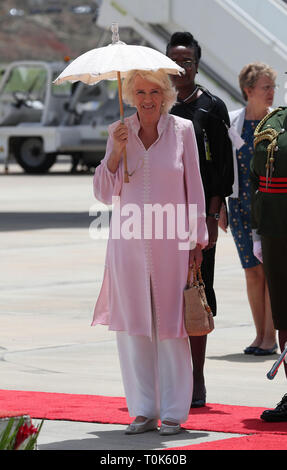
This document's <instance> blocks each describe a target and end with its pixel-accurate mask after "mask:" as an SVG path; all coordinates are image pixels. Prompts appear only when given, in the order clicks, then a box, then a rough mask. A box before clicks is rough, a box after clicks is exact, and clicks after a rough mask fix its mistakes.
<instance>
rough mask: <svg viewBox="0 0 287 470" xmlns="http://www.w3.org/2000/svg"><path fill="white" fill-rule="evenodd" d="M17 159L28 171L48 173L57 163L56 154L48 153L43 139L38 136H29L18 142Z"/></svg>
mask: <svg viewBox="0 0 287 470" xmlns="http://www.w3.org/2000/svg"><path fill="white" fill-rule="evenodd" d="M14 156H15V159H16V161H17V162H18V163H19V165H20V166H21V167H22V168H23V169H24V170H25V171H26V173H46V172H47V171H48V170H49V169H50V168H51V166H52V165H53V164H54V163H55V161H56V158H57V156H56V155H55V154H46V153H45V152H44V149H43V141H42V139H40V138H38V137H29V138H27V139H22V140H21V141H20V142H18V145H17V148H16V149H15V155H14Z"/></svg>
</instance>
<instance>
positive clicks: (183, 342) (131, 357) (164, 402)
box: [117, 328, 193, 424]
mask: <svg viewBox="0 0 287 470" xmlns="http://www.w3.org/2000/svg"><path fill="white" fill-rule="evenodd" d="M117 344H118V351H119V359H120V365H121V371H122V378H123V384H124V390H125V395H126V400H127V406H128V410H129V414H130V416H146V417H147V418H158V419H160V420H161V421H164V420H168V421H171V422H174V423H177V424H180V423H184V422H185V421H186V420H187V417H188V414H189V409H190V405H191V400H192V389H193V376H192V365H191V354H190V347H189V341H188V338H173V339H165V340H163V341H159V339H158V337H157V334H156V331H155V328H154V330H153V337H152V340H151V339H150V338H149V337H147V336H130V335H128V334H127V333H126V332H123V331H121V332H117Z"/></svg>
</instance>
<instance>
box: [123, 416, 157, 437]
mask: <svg viewBox="0 0 287 470" xmlns="http://www.w3.org/2000/svg"><path fill="white" fill-rule="evenodd" d="M157 422H158V420H157V419H149V418H147V419H146V420H145V421H143V422H142V423H135V422H133V423H131V424H130V425H129V426H128V427H127V429H126V430H125V434H140V433H142V432H147V431H155V430H156V429H157Z"/></svg>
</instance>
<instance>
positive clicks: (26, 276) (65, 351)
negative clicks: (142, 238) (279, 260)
mask: <svg viewBox="0 0 287 470" xmlns="http://www.w3.org/2000/svg"><path fill="white" fill-rule="evenodd" d="M68 171H69V165H67V164H66V163H59V164H58V165H55V167H54V168H53V170H52V171H51V173H49V174H47V175H41V176H40V175H38V176H31V175H26V174H23V173H22V172H21V170H20V169H19V167H17V166H16V165H11V166H10V173H9V174H8V175H5V174H4V173H3V167H1V166H0V259H1V269H0V321H1V329H0V358H1V362H0V364H1V365H0V377H1V379H0V388H1V389H14V390H33V391H46V392H63V393H79V394H96V395H108V396H124V392H123V387H122V382H121V374H120V370H119V362H118V357H117V351H116V344H115V336H114V333H112V332H109V331H108V330H107V328H106V327H103V326H97V327H91V326H90V323H91V319H92V311H93V306H94V303H95V300H96V298H97V295H98V292H99V288H100V285H101V280H102V274H103V268H104V259H105V248H106V240H95V239H93V238H92V237H91V233H90V231H89V227H90V224H91V222H92V221H93V220H94V218H95V212H96V209H97V207H96V206H95V200H94V198H93V193H92V175H86V174H76V175H71V174H69V173H68ZM89 211H91V213H92V214H94V215H91V216H90V215H89ZM215 279H216V280H215V286H216V292H217V298H218V316H217V317H216V322H215V325H216V328H215V331H214V332H213V333H212V334H211V335H210V337H209V339H208V348H207V357H206V366H205V376H206V385H207V401H208V402H210V403H222V404H231V405H246V406H263V407H266V408H268V407H273V406H274V405H275V404H276V403H277V402H278V401H279V400H280V399H281V397H282V395H283V394H284V393H285V392H286V380H285V377H284V373H283V367H282V368H281V369H280V370H279V373H278V375H277V377H276V378H275V379H274V380H273V381H268V380H267V379H266V373H267V372H268V370H269V369H270V367H271V366H272V364H273V362H274V361H275V360H276V357H277V356H276V355H274V356H268V357H255V356H245V355H244V354H243V353H242V351H243V349H244V347H245V346H247V345H248V344H250V342H251V341H252V340H253V336H254V327H253V322H252V318H251V313H250V310H249V306H248V301H247V295H246V289H245V280H244V273H243V270H242V269H241V266H240V263H239V260H238V257H237V252H236V249H235V246H234V243H233V240H232V237H231V235H230V233H228V234H225V233H223V232H222V231H220V237H219V241H218V248H217V263H216V276H215ZM124 428H125V426H120V425H102V424H97V423H73V422H65V421H64V422H62V421H46V422H45V424H44V426H43V429H42V432H41V434H40V437H39V441H38V444H39V448H40V450H41V449H43V450H45V449H49V450H52V449H63V450H71V449H73V450H88V449H110V450H111V449H122V450H127V449H161V448H165V447H166V448H167V447H172V446H175V445H176V446H181V445H188V444H191V443H200V442H205V441H207V440H215V439H223V438H227V437H231V436H232V435H230V434H222V433H210V432H199V431H196V430H194V431H185V432H184V433H182V434H180V435H178V436H173V437H169V438H166V437H164V438H163V437H162V436H159V435H158V434H156V433H146V434H143V435H140V436H125V435H124V433H123V429H124Z"/></svg>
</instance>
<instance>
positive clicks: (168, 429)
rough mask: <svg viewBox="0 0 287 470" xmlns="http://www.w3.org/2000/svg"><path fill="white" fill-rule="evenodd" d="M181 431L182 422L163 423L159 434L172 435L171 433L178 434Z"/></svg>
mask: <svg viewBox="0 0 287 470" xmlns="http://www.w3.org/2000/svg"><path fill="white" fill-rule="evenodd" d="M180 431H181V426H180V424H164V423H162V424H161V427H160V430H159V434H160V435H161V436H170V435H171V434H178V433H179V432H180Z"/></svg>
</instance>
